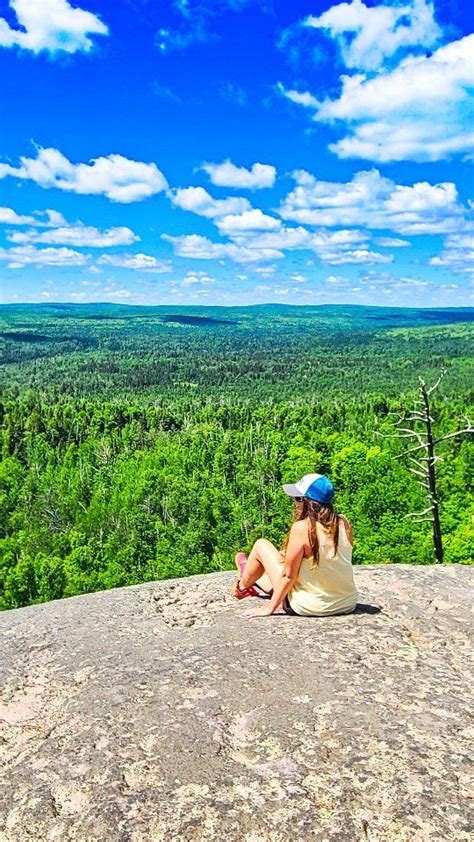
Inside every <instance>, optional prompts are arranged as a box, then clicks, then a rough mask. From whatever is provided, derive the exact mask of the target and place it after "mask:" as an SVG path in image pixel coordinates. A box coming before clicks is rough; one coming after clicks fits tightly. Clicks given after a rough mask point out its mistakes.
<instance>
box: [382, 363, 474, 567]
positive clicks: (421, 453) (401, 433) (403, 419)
mask: <svg viewBox="0 0 474 842" xmlns="http://www.w3.org/2000/svg"><path fill="white" fill-rule="evenodd" d="M446 371H447V369H443V370H442V372H441V374H440V376H439V377H438V379H437V381H436V383H435V384H434V385H433V386H431V387H430V388H427V386H426V383H425V381H424V380H423V378H422V377H419V378H418V380H419V383H420V386H419V389H418V391H419V398H418V399H416V398H415V400H414V406H413V409H410V410H408V411H405V412H403V413H402V415H401V416H400V417H399V418H397V420H396V421H393V422H392V424H393V427H394V428H395V432H393V433H382V432H380V431H377V435H379V436H383V437H384V438H399V439H412V441H413V445H414V446H413V447H408V448H407V449H406V450H403V451H402V452H401V453H398V454H397V455H396V456H393V457H392V458H393V459H401V458H402V457H404V456H408V460H409V462H411V465H408V466H407V467H408V470H409V471H411V473H412V474H415V475H416V477H417V481H418V482H419V484H420V485H421V486H422V488H423V489H424V491H425V493H426V495H427V497H428V506H427V508H426V509H423V511H422V512H409V513H408V514H406V515H404V517H412V518H415V520H414V523H425V522H430V523H431V525H432V529H433V545H434V554H435V559H436V562H437V563H438V564H442V563H443V541H442V535H441V523H440V518H439V502H438V495H437V490H436V468H435V465H436V462H438V461H440V460H441V459H442V457H441V456H438V455H437V454H436V452H435V449H436V446H437V445H438V444H440V443H441V442H443V441H446V440H447V439H452V438H455V437H458V436H462V435H464V434H465V433H473V432H474V429H473V427H472V424H471V422H470V420H469V418H464V422H465V427H464V428H463V429H460V430H456V432H454V433H447V434H446V435H445V436H440V437H437V436H436V435H435V433H434V430H433V424H434V423H435V422H434V418H433V417H432V415H431V409H430V395H431V393H432V392H434V391H435V389H437V388H438V386H439V384H440V383H441V380H442V379H443V377H444V375H445V374H446ZM389 415H397V413H392V412H391V413H389ZM417 427H418V429H416V428H417ZM420 427H421V430H420Z"/></svg>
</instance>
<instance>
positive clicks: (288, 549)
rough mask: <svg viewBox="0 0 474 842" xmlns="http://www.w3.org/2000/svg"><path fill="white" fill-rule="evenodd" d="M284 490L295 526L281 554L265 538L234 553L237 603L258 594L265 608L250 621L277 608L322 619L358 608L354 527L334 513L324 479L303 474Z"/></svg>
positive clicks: (328, 485) (330, 489) (329, 488)
mask: <svg viewBox="0 0 474 842" xmlns="http://www.w3.org/2000/svg"><path fill="white" fill-rule="evenodd" d="M283 490H284V492H285V493H286V494H288V495H289V496H290V497H293V500H294V503H295V517H294V522H293V524H292V526H291V528H290V530H289V532H288V534H287V535H286V538H285V540H284V542H283V546H282V549H281V550H277V548H276V547H275V546H274V545H273V544H272V543H271V541H268V540H267V539H266V538H259V539H258V541H255V544H254V545H253V547H252V550H251V552H250V555H249V556H248V558H247V556H246V555H245V553H237V555H236V556H235V563H236V565H237V569H238V571H239V578H238V579H237V581H236V583H235V585H234V587H233V589H232V593H233V596H235V597H236V599H243V598H244V597H246V596H261V597H263V598H264V599H265V598H266V599H268V600H269V602H268V606H267V607H266V608H265V609H263V610H261V611H258V612H252V613H251V615H250V616H252V617H269V616H270V615H271V614H273V613H274V612H275V611H276V609H277V608H278V607H279V606H280V605H281V606H282V608H283V610H284V611H285V612H286V613H287V614H293V615H303V616H313V617H321V616H327V615H329V614H350V613H351V612H352V611H354V609H355V607H356V605H357V596H358V594H357V590H356V586H355V583H354V575H353V570H352V529H351V525H350V523H349V521H348V520H347V518H345V517H344V516H343V515H339V514H337V513H336V512H335V511H334V508H333V505H332V502H333V499H334V488H333V485H332V483H331V481H330V480H329V478H328V477H327V476H324V475H322V474H306V475H305V476H304V477H303V478H302V479H301V480H299V482H297V483H295V484H293V485H284V486H283Z"/></svg>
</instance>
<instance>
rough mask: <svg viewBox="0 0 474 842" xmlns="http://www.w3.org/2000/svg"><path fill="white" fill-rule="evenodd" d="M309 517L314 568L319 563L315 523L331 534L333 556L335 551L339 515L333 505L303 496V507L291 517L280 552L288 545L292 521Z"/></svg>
mask: <svg viewBox="0 0 474 842" xmlns="http://www.w3.org/2000/svg"><path fill="white" fill-rule="evenodd" d="M307 517H309V519H310V523H311V527H310V532H309V536H310V544H311V550H312V553H313V563H312V565H311V569H312V570H314V569H315V568H316V567H317V566H318V564H319V539H318V530H317V526H316V524H317V523H320V524H321V526H322V527H323V529H324V530H325V531H326V532H327V533H328V534H329V535H330V536H331V538H332V540H333V542H334V556H335V555H336V553H337V547H338V543H339V522H340V520H341V516H340V515H338V514H337V512H336V511H334V506H333V505H332V504H331V503H329V504H323V503H318V502H317V500H310V499H309V498H308V497H304V498H303V508H302V510H301V514H299V515H298V514H297V512H295V516H294V518H293V522H292V523H291V525H290V529H289V530H288V532H287V533H286V536H285V539H284V541H283V544H282V547H281V552H285V551H286V548H287V546H288V540H289V537H290V530H291V527H292V526H293V523H296V521H298V520H304V519H305V518H307Z"/></svg>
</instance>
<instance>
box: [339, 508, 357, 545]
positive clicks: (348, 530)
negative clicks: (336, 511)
mask: <svg viewBox="0 0 474 842" xmlns="http://www.w3.org/2000/svg"><path fill="white" fill-rule="evenodd" d="M340 518H341V520H342V522H343V523H344V527H345V530H346V535H347V538H348V540H349V543H350V544H353V543H354V538H353V535H352V526H351V525H350V523H349V521H348V520H347V518H346V517H344V515H340Z"/></svg>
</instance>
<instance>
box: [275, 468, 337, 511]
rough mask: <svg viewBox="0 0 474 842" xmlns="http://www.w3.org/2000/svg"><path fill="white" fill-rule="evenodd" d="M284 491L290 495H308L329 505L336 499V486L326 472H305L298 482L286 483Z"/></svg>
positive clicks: (309, 497)
mask: <svg viewBox="0 0 474 842" xmlns="http://www.w3.org/2000/svg"><path fill="white" fill-rule="evenodd" d="M282 487H283V491H284V492H285V494H288V496H289V497H307V498H308V499H309V500H316V501H317V502H318V503H323V504H324V505H328V504H330V503H332V501H333V499H334V494H335V492H334V486H333V484H332V482H331V480H330V479H329V477H327V476H326V475H325V474H305V475H304V477H302V479H300V480H298V482H295V483H292V484H289V485H284V486H282Z"/></svg>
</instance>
